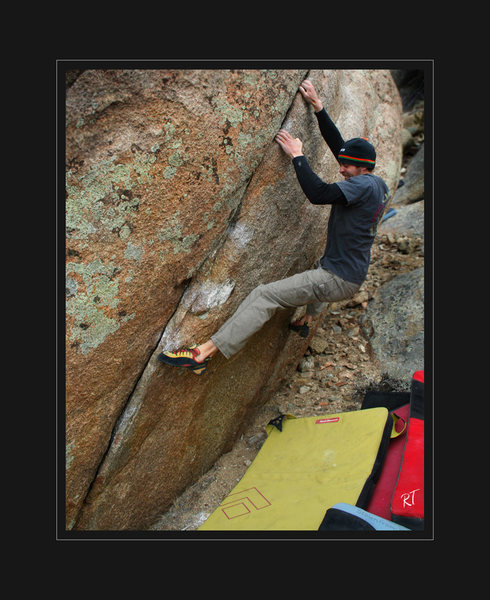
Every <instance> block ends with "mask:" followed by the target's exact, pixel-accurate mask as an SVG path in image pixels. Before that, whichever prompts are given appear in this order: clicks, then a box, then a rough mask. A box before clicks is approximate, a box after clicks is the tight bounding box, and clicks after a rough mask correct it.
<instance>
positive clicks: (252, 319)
mask: <svg viewBox="0 0 490 600" xmlns="http://www.w3.org/2000/svg"><path fill="white" fill-rule="evenodd" d="M337 280H340V282H342V280H341V279H340V278H338V277H336V276H335V275H333V274H332V273H330V272H329V271H326V270H325V269H322V268H320V269H313V270H309V271H305V272H303V273H298V274H296V275H293V276H292V277H287V278H286V279H281V280H279V281H275V282H272V283H269V284H267V285H259V286H258V287H256V288H255V289H254V290H253V291H252V292H251V293H250V294H249V295H248V296H247V297H246V298H245V300H244V301H243V302H242V303H241V304H240V306H239V307H238V309H237V310H236V312H235V313H234V315H233V316H232V317H230V319H228V321H226V322H225V323H224V325H223V326H222V327H221V328H220V329H219V330H218V331H217V332H216V333H215V334H214V335H213V336H211V340H212V341H213V342H214V343H215V344H216V346H217V347H218V348H219V350H220V351H221V353H222V354H224V356H226V358H230V356H232V355H233V354H236V353H237V352H238V351H239V350H241V349H242V348H243V346H244V345H245V343H246V342H247V340H248V339H249V338H250V337H251V336H252V335H253V334H254V333H256V332H257V331H258V330H259V329H260V328H261V327H262V326H263V325H264V323H266V322H267V321H268V320H269V319H270V318H271V317H272V315H273V314H274V313H275V312H276V310H277V309H278V308H280V309H286V308H294V309H296V308H298V307H300V306H305V305H311V304H313V305H319V304H321V303H323V302H328V301H336V300H340V299H342V298H344V297H349V295H351V290H353V291H352V293H354V291H356V290H357V289H358V288H359V286H358V285H356V284H349V283H348V282H343V283H345V284H347V288H346V286H345V285H339V284H338V283H337ZM345 294H348V295H347V296H346V295H345Z"/></svg>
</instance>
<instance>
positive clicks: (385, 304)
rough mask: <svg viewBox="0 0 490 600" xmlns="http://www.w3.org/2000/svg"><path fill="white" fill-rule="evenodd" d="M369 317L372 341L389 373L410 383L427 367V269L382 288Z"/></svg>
mask: <svg viewBox="0 0 490 600" xmlns="http://www.w3.org/2000/svg"><path fill="white" fill-rule="evenodd" d="M367 317H368V319H369V320H370V321H371V322H372V324H373V329H374V335H373V336H372V337H371V339H370V340H369V341H370V343H371V347H372V349H373V351H374V353H375V354H376V356H377V358H378V360H379V362H380V364H381V365H382V368H383V369H384V372H385V374H386V375H387V376H388V377H389V378H390V379H392V380H394V381H399V382H404V381H410V380H411V377H412V375H413V373H415V371H418V370H421V369H423V368H424V268H423V267H419V268H418V269H414V270H413V271H411V272H409V273H403V274H401V275H397V276H396V277H394V278H393V279H392V280H391V281H389V282H388V283H385V284H384V285H383V286H381V287H380V288H379V289H378V291H377V294H376V297H375V299H374V300H373V301H372V302H371V303H370V304H369V306H368V310H367Z"/></svg>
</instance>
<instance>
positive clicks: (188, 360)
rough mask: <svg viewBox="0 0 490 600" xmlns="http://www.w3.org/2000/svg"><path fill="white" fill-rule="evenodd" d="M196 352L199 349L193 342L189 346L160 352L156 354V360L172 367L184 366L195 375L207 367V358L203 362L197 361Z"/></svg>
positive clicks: (200, 373) (197, 352) (201, 372)
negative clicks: (173, 350)
mask: <svg viewBox="0 0 490 600" xmlns="http://www.w3.org/2000/svg"><path fill="white" fill-rule="evenodd" d="M198 354H199V350H198V349H197V346H196V345H195V344H194V345H193V346H190V347H189V348H181V349H180V350H176V351H175V352H168V351H165V352H161V353H160V354H159V355H158V360H159V361H160V362H163V363H165V364H167V365H171V366H172V367H184V368H186V369H190V370H191V371H192V372H193V373H194V374H196V375H202V374H203V373H204V372H205V371H206V369H207V367H208V361H209V358H205V359H204V362H197V360H195V357H196V356H197V355H198Z"/></svg>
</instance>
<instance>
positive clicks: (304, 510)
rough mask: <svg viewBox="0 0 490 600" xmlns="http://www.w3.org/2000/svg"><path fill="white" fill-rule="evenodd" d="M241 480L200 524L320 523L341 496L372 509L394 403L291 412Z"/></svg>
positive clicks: (254, 527)
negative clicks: (388, 406) (340, 410)
mask: <svg viewBox="0 0 490 600" xmlns="http://www.w3.org/2000/svg"><path fill="white" fill-rule="evenodd" d="M266 429H267V439H266V441H265V442H264V444H263V446H262V448H261V449H260V450H259V452H258V454H257V456H256V458H255V460H254V461H253V463H252V464H251V465H250V467H249V468H248V469H247V471H246V472H245V474H244V476H243V477H242V479H241V480H240V482H239V483H238V484H237V485H236V486H235V488H234V489H233V490H232V491H231V492H230V493H229V494H228V496H227V497H226V498H225V499H224V500H223V502H222V503H221V504H220V506H218V507H217V509H216V510H215V511H214V512H213V513H212V514H211V515H210V517H209V518H208V519H207V520H206V521H205V522H204V523H203V524H202V525H201V526H200V528H199V530H201V531H202V530H204V531H205V530H208V531H223V530H233V531H237V530H248V531H261V530H289V531H293V530H303V531H305V530H318V528H319V526H320V524H321V522H322V520H323V518H324V516H325V513H326V511H327V510H328V508H330V507H332V506H333V505H334V504H336V503H338V502H346V503H349V504H352V505H356V506H359V507H361V508H364V507H365V506H366V504H367V502H368V501H369V498H370V495H371V493H372V490H373V486H374V483H375V481H376V479H377V477H378V475H379V471H380V468H381V464H382V462H383V459H384V455H385V453H386V449H387V446H388V443H389V439H390V435H391V433H392V429H393V420H392V417H391V416H390V414H389V412H388V410H387V409H386V408H384V407H376V408H371V409H366V410H360V411H352V412H345V413H336V414H327V415H323V416H322V415H320V416H314V417H306V418H295V417H294V416H292V415H285V416H284V417H283V418H282V419H281V420H280V422H279V423H277V422H276V426H274V425H268V426H267V428H266Z"/></svg>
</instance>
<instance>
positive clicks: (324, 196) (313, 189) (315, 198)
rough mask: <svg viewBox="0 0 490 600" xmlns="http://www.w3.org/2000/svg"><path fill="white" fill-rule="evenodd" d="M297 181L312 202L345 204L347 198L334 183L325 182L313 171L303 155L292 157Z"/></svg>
mask: <svg viewBox="0 0 490 600" xmlns="http://www.w3.org/2000/svg"><path fill="white" fill-rule="evenodd" d="M293 166H294V169H295V171H296V176H297V178H298V182H299V184H300V186H301V189H302V190H303V192H304V194H305V196H306V197H307V198H308V200H309V201H310V202H311V203H312V204H347V200H346V198H345V196H344V194H343V192H342V190H341V189H340V188H339V186H338V185H337V184H336V183H325V182H324V181H322V180H321V179H320V177H318V175H317V174H316V173H314V172H313V170H312V168H311V167H310V165H309V163H308V161H307V160H306V157H305V156H297V157H295V158H293Z"/></svg>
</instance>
